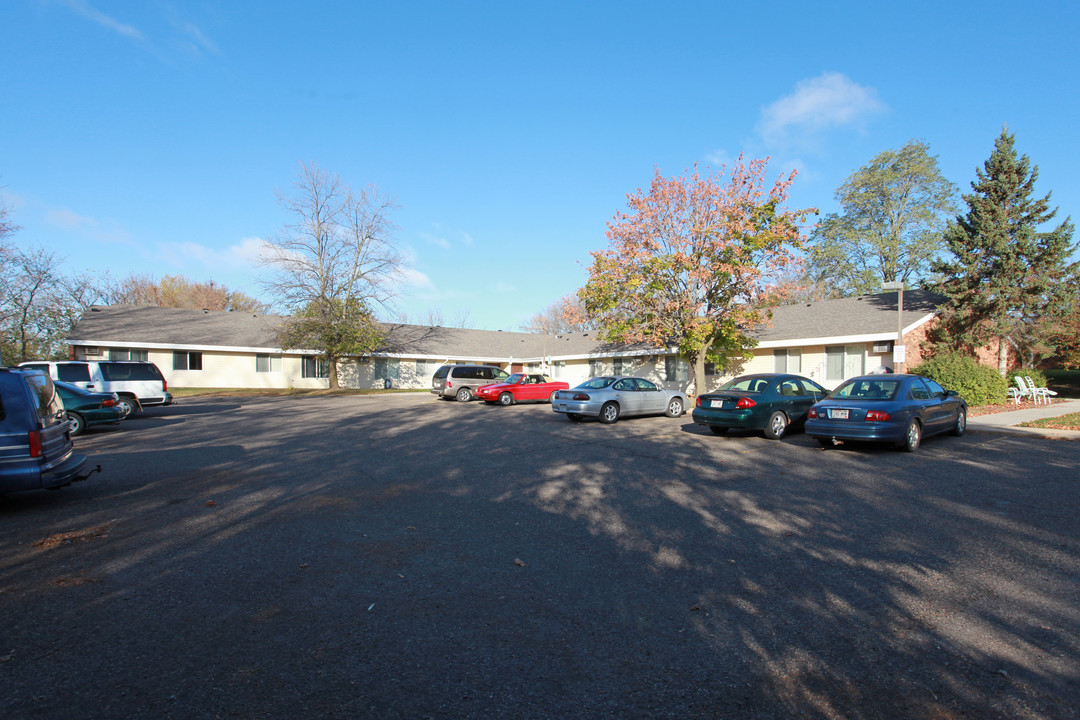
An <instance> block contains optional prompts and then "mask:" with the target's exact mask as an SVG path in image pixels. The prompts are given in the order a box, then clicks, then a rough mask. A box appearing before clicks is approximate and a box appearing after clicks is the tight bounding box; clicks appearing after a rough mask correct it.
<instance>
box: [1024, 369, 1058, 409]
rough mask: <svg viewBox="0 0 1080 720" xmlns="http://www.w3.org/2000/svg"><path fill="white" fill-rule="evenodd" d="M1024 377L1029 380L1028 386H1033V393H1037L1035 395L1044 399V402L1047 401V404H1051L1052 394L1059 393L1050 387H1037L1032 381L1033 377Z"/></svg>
mask: <svg viewBox="0 0 1080 720" xmlns="http://www.w3.org/2000/svg"><path fill="white" fill-rule="evenodd" d="M1024 379H1025V380H1027V384H1028V387H1029V388H1031V392H1032V394H1033V395H1035V397H1041V398H1042V399H1043V402H1045V403H1046V404H1047V405H1049V404H1050V397H1051V396H1052V395H1057V393H1056V392H1054V391H1053V390H1051V389H1050V388H1046V387H1035V383H1034V382H1032V381H1031V378H1030V377H1028V376H1026V375H1025V376H1024ZM1035 402H1036V403H1038V400H1036V401H1035Z"/></svg>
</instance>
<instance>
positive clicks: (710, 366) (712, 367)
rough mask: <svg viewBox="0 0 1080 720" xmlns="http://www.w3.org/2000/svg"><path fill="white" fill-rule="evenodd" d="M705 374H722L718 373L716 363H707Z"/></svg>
mask: <svg viewBox="0 0 1080 720" xmlns="http://www.w3.org/2000/svg"><path fill="white" fill-rule="evenodd" d="M705 374H706V375H719V374H720V373H718V372H717V371H716V363H714V362H707V363H705Z"/></svg>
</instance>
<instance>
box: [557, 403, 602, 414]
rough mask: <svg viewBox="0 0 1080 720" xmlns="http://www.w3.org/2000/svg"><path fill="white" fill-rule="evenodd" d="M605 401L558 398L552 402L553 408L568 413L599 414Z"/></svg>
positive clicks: (558, 411)
mask: <svg viewBox="0 0 1080 720" xmlns="http://www.w3.org/2000/svg"><path fill="white" fill-rule="evenodd" d="M603 405H604V404H603V403H599V402H590V401H580V400H578V401H574V400H558V399H556V400H555V401H554V402H552V403H551V409H552V410H553V411H554V412H557V413H566V414H567V415H599V414H600V408H601V407H603Z"/></svg>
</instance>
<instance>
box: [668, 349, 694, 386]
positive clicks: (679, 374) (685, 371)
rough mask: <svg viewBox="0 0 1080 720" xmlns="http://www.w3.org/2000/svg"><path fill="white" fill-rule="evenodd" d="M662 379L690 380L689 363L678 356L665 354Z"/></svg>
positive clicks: (670, 380)
mask: <svg viewBox="0 0 1080 720" xmlns="http://www.w3.org/2000/svg"><path fill="white" fill-rule="evenodd" d="M664 379H665V380H667V381H668V382H687V381H688V380H690V364H689V363H688V362H686V361H685V360H683V359H682V358H680V357H675V356H674V355H668V356H666V357H665V358H664Z"/></svg>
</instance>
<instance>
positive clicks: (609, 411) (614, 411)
mask: <svg viewBox="0 0 1080 720" xmlns="http://www.w3.org/2000/svg"><path fill="white" fill-rule="evenodd" d="M618 419H619V406H618V405H616V404H615V403H613V402H607V403H604V407H602V408H600V422H602V423H604V424H605V425H610V424H611V423H613V422H615V421H616V420H618Z"/></svg>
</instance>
